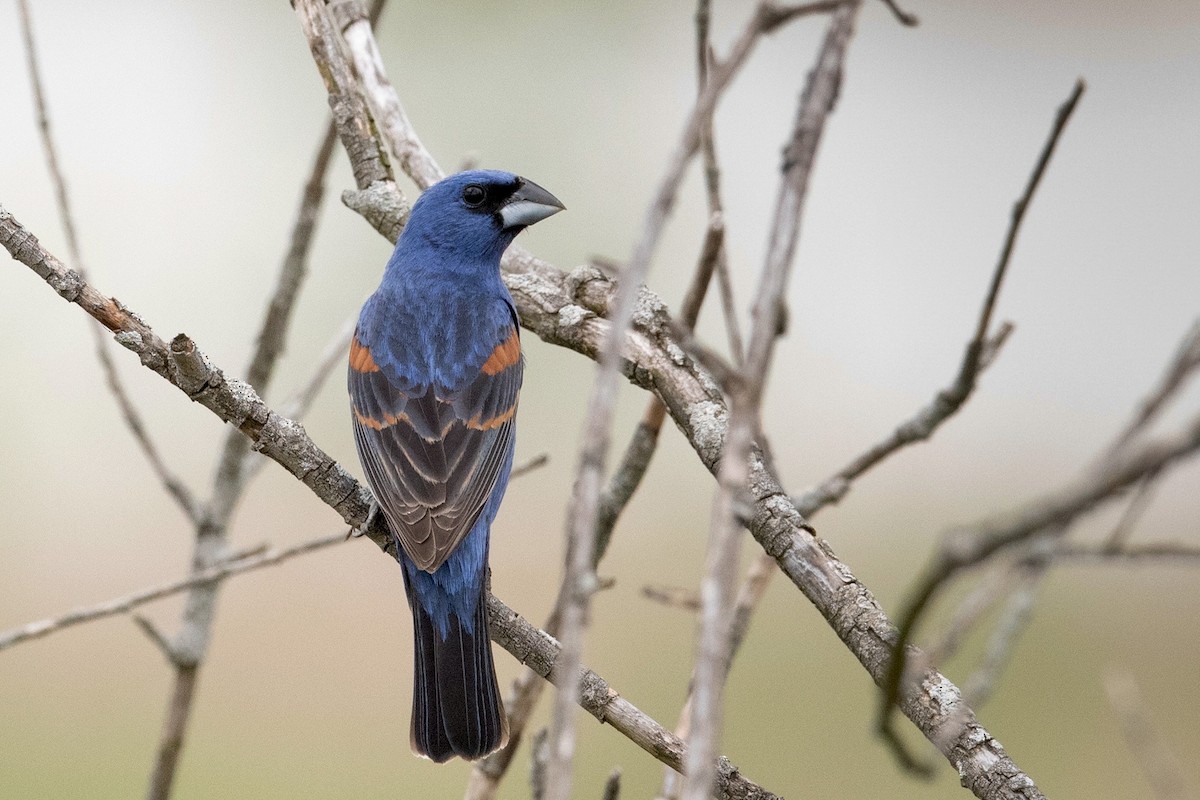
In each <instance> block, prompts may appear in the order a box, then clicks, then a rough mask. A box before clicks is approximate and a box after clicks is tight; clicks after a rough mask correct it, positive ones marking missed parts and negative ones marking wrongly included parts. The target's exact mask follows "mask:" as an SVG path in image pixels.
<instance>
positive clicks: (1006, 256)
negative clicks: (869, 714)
mask: <svg viewBox="0 0 1200 800" xmlns="http://www.w3.org/2000/svg"><path fill="white" fill-rule="evenodd" d="M1084 89H1085V84H1084V82H1083V81H1082V80H1078V81H1076V83H1075V86H1074V88H1073V89H1072V90H1071V94H1070V96H1069V97H1068V98H1067V100H1066V101H1065V102H1064V103H1063V104H1062V105H1061V106H1060V107H1059V109H1058V112H1057V113H1056V115H1055V119H1054V124H1053V126H1052V127H1051V130H1050V135H1049V137H1048V138H1047V139H1046V143H1045V145H1044V146H1043V147H1042V151H1041V154H1040V155H1039V156H1038V160H1037V162H1036V164H1035V165H1034V168H1033V172H1032V173H1031V174H1030V176H1029V180H1028V182H1027V183H1026V185H1025V190H1024V192H1022V194H1021V196H1020V198H1018V200H1017V202H1016V203H1015V204H1014V205H1013V210H1012V217H1011V220H1010V222H1009V226H1008V232H1007V234H1006V235H1005V237H1004V244H1003V246H1002V247H1001V250H1000V259H999V262H998V263H997V266H996V270H995V273H994V275H993V278H992V285H991V287H990V288H989V289H988V293H987V297H986V298H985V299H984V302H983V311H982V313H981V314H980V315H979V323H978V325H977V327H976V329H975V336H974V337H973V338H972V340H971V342H970V343H969V344H968V345H967V352H966V355H965V357H964V358H963V363H962V368H961V369H960V371H959V381H956V383H955V387H954V389H955V390H959V389H961V390H962V392H963V393H965V394H969V393H970V390H971V387H973V386H974V383H975V377H976V375H977V374H978V371H979V363H980V359H981V358H982V357H983V355H984V352H985V350H986V349H987V347H986V343H987V341H988V339H989V338H990V337H989V333H988V331H989V329H990V327H991V317H992V312H993V309H994V308H995V305H996V299H997V297H999V294H1000V287H1001V286H1002V285H1003V282H1004V276H1005V274H1006V273H1007V271H1008V264H1009V261H1010V259H1011V257H1012V253H1013V249H1014V247H1015V246H1016V241H1017V234H1018V233H1019V232H1020V228H1021V222H1022V221H1023V220H1024V218H1025V212H1026V211H1027V210H1028V208H1029V205H1030V203H1031V202H1032V201H1033V196H1034V193H1035V192H1036V191H1037V187H1038V185H1039V184H1040V183H1041V180H1042V176H1043V175H1044V174H1045V172H1046V168H1047V167H1048V166H1049V164H1050V159H1051V157H1052V156H1053V155H1054V150H1055V148H1056V147H1057V146H1058V142H1059V140H1060V139H1061V138H1062V134H1063V131H1064V130H1065V129H1066V126H1067V122H1069V121H1070V119H1071V115H1072V113H1073V112H1074V111H1075V107H1076V105H1077V104H1078V103H1079V99H1080V98H1081V97H1082V96H1083V92H1084ZM957 393H958V392H957V391H954V392H952V395H951V397H953V396H954V395H956V394H957ZM1032 532H1033V531H1032V530H1031V531H1028V532H1027V533H1025V534H1022V536H1023V535H1028V533H1032ZM1000 538H1003V537H1000ZM1018 538H1020V537H1018ZM1014 541H1015V539H1014ZM1000 546H1002V545H1001V544H999V543H997V544H995V545H994V546H993V547H990V548H986V547H985V548H982V549H986V550H987V552H988V553H991V552H995V550H997V549H999V547H1000ZM983 555H986V554H983ZM983 555H980V558H982V557H983ZM957 562H958V559H957V558H954V559H953V561H952V560H951V559H950V558H943V559H942V561H941V563H939V564H938V565H937V566H936V567H935V568H934V570H932V571H931V574H930V576H929V578H927V579H926V581H925V582H924V583H923V584H922V585H921V586H920V588H919V589H918V590H917V592H916V593H915V594H914V597H913V598H912V599H910V601H909V605H908V607H907V609H906V612H905V613H904V614H903V615H902V617H901V620H902V621H901V624H900V632H899V636H898V637H897V641H896V642H895V643H894V644H893V647H892V652H893V657H892V659H891V663H890V665H889V667H888V673H887V679H886V680H885V681H884V684H883V687H882V689H883V691H882V698H881V701H880V708H879V718H878V723H877V731H878V733H879V735H880V736H882V737H883V738H884V740H885V741H886V742H888V744H889V745H890V746H891V747H892V749H893V750H894V751H895V753H896V756H897V758H898V759H899V760H900V763H901V764H902V765H903V766H905V767H906V768H909V769H911V770H913V771H918V772H919V771H922V765H921V764H920V762H918V760H917V759H916V758H915V757H913V756H912V755H911V754H910V753H909V752H908V749H907V748H906V747H905V745H904V743H903V741H902V740H901V739H900V737H899V735H898V734H897V733H896V731H895V729H894V728H893V727H892V709H893V708H894V707H895V706H896V704H897V702H898V701H899V699H900V694H901V683H903V678H904V674H905V661H906V656H905V652H906V651H905V646H906V645H907V644H908V642H909V639H910V637H911V635H912V630H913V625H914V624H915V621H916V617H917V616H919V614H920V613H921V611H922V610H923V609H924V608H925V606H926V604H927V603H928V601H929V600H930V599H931V598H932V595H933V593H934V591H935V590H936V588H937V586H938V585H939V584H940V582H941V581H942V580H943V579H946V578H949V577H950V575H951V574H953V573H954V572H955V571H956V570H957V567H956V566H954V564H957ZM970 563H978V559H976V560H973V561H971V562H970Z"/></svg>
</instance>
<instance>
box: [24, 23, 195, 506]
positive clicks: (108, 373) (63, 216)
mask: <svg viewBox="0 0 1200 800" xmlns="http://www.w3.org/2000/svg"><path fill="white" fill-rule="evenodd" d="M17 6H18V8H19V9H20V12H21V39H22V42H23V44H24V46H25V60H26V63H27V64H28V66H29V82H30V84H31V87H32V89H33V101H34V106H35V108H36V109H37V122H38V133H39V134H40V136H41V140H42V148H43V149H44V150H45V152H46V165H47V166H48V167H49V170H50V180H51V182H52V183H53V184H54V194H55V199H56V201H57V203H58V216H59V220H60V221H61V222H62V226H63V233H65V234H66V239H67V251H68V253H69V255H70V258H71V262H72V263H73V264H74V265H75V269H76V270H78V272H79V274H80V275H83V276H85V277H86V275H87V270H86V269H85V267H84V264H83V255H82V251H81V250H80V247H79V236H78V234H77V233H76V230H75V218H74V216H73V214H72V213H71V202H70V197H69V195H68V192H67V181H66V178H65V177H64V176H63V172H62V168H61V167H60V166H59V160H58V148H57V147H56V146H55V144H54V134H53V132H52V130H51V127H50V113H49V110H48V106H47V103H46V94H45V90H44V89H43V88H42V72H41V67H40V66H39V64H38V55H37V47H36V45H35V41H34V37H33V20H32V17H31V15H30V11H29V0H18V3H17ZM88 330H90V331H91V332H92V335H93V337H94V342H95V347H96V359H97V360H98V361H99V362H100V369H101V371H103V373H104V380H105V382H106V383H107V384H108V388H109V391H110V392H112V396H113V399H114V400H116V402H117V409H118V410H119V411H120V412H121V416H122V418H123V419H124V420H125V426H126V427H127V428H129V432H130V433H131V434H133V439H134V441H135V442H137V444H138V446H139V447H140V448H141V450H142V454H143V455H145V457H146V460H147V461H148V462H149V463H150V468H151V469H152V470H153V471H154V473H155V474H156V475H157V476H158V480H159V482H160V483H162V485H163V488H164V489H166V491H167V494H169V495H171V497H172V498H174V499H175V502H176V503H178V504H179V507H180V508H181V509H183V513H184V514H185V515H187V517H188V519H190V520H192V521H193V522H195V521H196V520H198V519H199V518H200V506H199V504H198V503H197V502H196V499H195V497H193V496H192V492H191V490H190V489H188V487H187V486H186V485H185V484H184V483H183V481H182V480H181V479H180V478H179V476H177V475H176V474H175V473H174V471H173V470H171V469H170V468H169V467H168V466H167V464H166V462H165V461H164V460H163V457H162V455H161V454H160V453H159V451H158V446H157V445H155V444H154V440H153V439H151V438H150V433H149V431H147V430H146V425H145V423H144V422H143V420H142V415H141V413H140V412H139V411H138V410H137V407H136V406H135V405H134V404H133V401H132V400H131V399H130V398H129V395H128V394H127V393H126V391H125V385H124V383H122V381H121V375H120V373H119V372H118V371H117V365H116V364H114V363H113V360H112V356H111V355H110V354H109V352H108V344H107V342H106V341H105V338H106V337H105V336H104V333H103V332H102V331H101V330H100V329H99V328H96V327H94V326H89V327H88Z"/></svg>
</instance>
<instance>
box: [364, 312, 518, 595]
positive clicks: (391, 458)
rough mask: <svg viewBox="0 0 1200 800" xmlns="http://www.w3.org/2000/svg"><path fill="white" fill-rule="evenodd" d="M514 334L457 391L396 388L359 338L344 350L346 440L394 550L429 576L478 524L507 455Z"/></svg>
mask: <svg viewBox="0 0 1200 800" xmlns="http://www.w3.org/2000/svg"><path fill="white" fill-rule="evenodd" d="M517 331H518V329H517V327H516V317H515V313H514V315H513V324H512V325H511V326H510V327H509V328H507V329H504V330H503V331H502V332H501V333H500V334H499V336H498V343H497V344H496V346H495V347H494V348H493V349H492V351H491V353H490V355H489V356H488V357H487V359H486V360H485V361H484V362H483V363H482V364H481V365H480V366H479V368H478V371H477V372H474V373H472V374H471V376H470V377H468V378H467V379H466V380H465V381H464V382H463V383H462V385H460V386H457V387H454V388H452V389H444V388H442V389H439V388H437V387H435V386H415V387H408V388H404V389H402V388H400V387H399V386H397V385H396V384H395V383H394V382H392V381H391V380H389V379H388V377H387V376H386V375H385V372H384V370H381V369H380V368H379V365H378V364H377V363H376V361H375V358H374V356H373V355H372V353H371V350H370V348H369V346H368V345H367V344H365V343H363V342H362V341H361V340H360V339H359V337H358V335H357V334H356V335H355V338H354V341H353V342H352V343H351V346H350V380H349V388H350V400H351V405H352V410H353V415H354V439H355V442H356V444H357V445H358V455H359V458H360V459H361V460H362V464H363V468H364V469H365V470H366V473H367V480H368V482H369V483H370V485H371V488H372V490H373V491H374V492H375V497H376V499H377V500H378V502H379V505H380V507H381V508H382V509H383V511H384V514H385V515H386V517H387V520H388V522H389V524H390V526H391V528H392V532H393V533H394V534H395V535H396V536H397V537H398V538H399V540H400V544H401V546H403V548H404V551H405V552H406V553H407V554H408V556H409V558H411V559H412V560H413V561H414V562H415V563H416V565H417V566H418V567H420V568H421V569H423V570H426V571H428V572H432V571H434V570H435V569H437V568H438V567H439V566H441V565H442V563H443V562H444V561H445V560H446V558H447V557H448V556H449V555H450V553H452V552H453V551H454V548H455V547H457V546H458V543H459V542H461V541H462V539H463V537H464V536H466V535H467V533H468V532H469V531H470V530H471V527H472V526H473V525H474V524H475V521H476V520H477V519H478V518H479V514H480V512H481V511H482V510H483V507H484V504H485V503H486V502H487V500H488V497H489V496H490V495H491V493H492V489H493V488H494V487H495V486H496V483H497V480H499V479H501V476H500V470H501V466H502V465H503V464H504V462H505V459H506V456H507V455H508V453H509V451H510V449H511V448H512V446H513V417H514V416H515V415H516V411H517V396H518V394H519V392H520V389H521V373H522V363H521V341H520V335H519V334H518V332H517Z"/></svg>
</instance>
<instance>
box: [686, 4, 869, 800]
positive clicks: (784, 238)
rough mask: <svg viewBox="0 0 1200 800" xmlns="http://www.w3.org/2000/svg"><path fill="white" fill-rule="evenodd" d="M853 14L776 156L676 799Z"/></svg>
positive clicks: (832, 27) (700, 728) (694, 796)
mask: <svg viewBox="0 0 1200 800" xmlns="http://www.w3.org/2000/svg"><path fill="white" fill-rule="evenodd" d="M858 10H859V4H858V3H857V2H848V3H845V4H844V5H842V6H839V7H838V9H837V10H836V11H835V12H834V14H833V17H832V19H831V20H830V23H829V27H828V29H827V31H826V34H825V40H824V42H823V44H822V45H821V50H820V52H819V54H818V56H817V62H816V66H815V67H814V68H813V70H812V72H811V73H809V77H808V81H807V83H806V84H805V87H804V91H803V93H802V94H801V97H800V105H799V109H798V110H797V113H796V122H795V125H794V127H793V130H792V132H791V136H790V140H789V142H788V143H787V146H786V147H785V148H784V151H783V168H782V172H783V175H782V178H781V181H780V187H779V197H778V200H777V201H776V206H775V218H774V222H773V224H772V227H771V235H770V242H769V244H768V247H767V257H766V263H765V264H764V266H763V271H762V278H761V280H760V282H759V286H758V293H757V295H756V297H755V300H754V307H753V310H752V312H751V316H752V319H753V328H752V330H751V334H750V341H749V343H748V347H747V351H746V361H745V364H744V365H743V366H742V369H741V370H739V376H738V377H739V380H738V381H737V383H736V386H735V389H734V391H733V396H732V398H731V402H730V406H731V412H730V414H729V422H728V427H727V430H726V434H725V444H724V449H723V452H722V456H721V461H720V465H719V468H718V470H717V486H718V489H717V495H716V498H715V499H714V501H713V512H712V531H711V534H710V537H709V544H708V554H707V557H706V559H705V573H704V578H703V580H702V582H701V585H700V602H701V608H700V635H699V640H700V641H699V645H698V648H697V657H696V667H695V671H694V678H693V686H692V696H691V699H692V703H691V728H692V733H691V736H690V737H689V743H690V744H691V752H690V753H689V754H688V760H687V763H686V765H685V766H686V769H685V770H684V775H685V778H684V784H683V794H682V796H683V797H684V798H686V800H704V798H706V797H707V796H708V794H709V792H710V791H711V788H712V785H713V779H714V763H715V760H716V756H717V752H718V746H719V743H720V736H721V729H722V721H723V713H722V712H723V708H722V705H723V694H724V685H725V677H726V676H727V674H728V670H727V669H726V664H727V663H728V659H729V655H728V653H729V647H730V639H729V626H730V622H731V619H732V607H733V599H734V598H733V589H734V583H735V581H736V580H737V571H738V552H739V544H740V542H739V538H738V534H739V533H740V532H741V529H742V514H741V513H740V510H739V508H740V507H741V506H742V505H743V501H742V495H743V492H745V491H746V487H747V486H748V485H749V482H750V481H749V479H750V465H749V461H748V459H749V457H750V452H751V449H752V448H753V447H754V444H753V441H754V436H755V433H756V432H757V430H758V427H759V426H758V419H759V413H760V409H761V405H762V398H763V393H764V391H765V387H766V382H767V375H768V372H769V369H770V364H771V356H772V355H773V353H774V347H775V342H776V340H777V338H778V336H779V332H780V324H779V323H780V319H781V317H782V314H783V304H784V298H785V297H786V296H787V294H786V293H787V281H788V277H789V274H790V272H791V266H792V262H793V260H794V256H795V252H796V244H797V241H798V239H799V236H800V219H801V215H802V212H803V209H804V198H805V195H806V194H807V191H808V183H809V178H810V176H811V175H812V170H813V165H814V164H815V163H816V153H817V146H818V145H819V143H820V140H821V134H822V132H823V130H824V128H825V121H826V120H827V119H828V117H829V115H830V114H831V113H832V112H833V108H834V105H835V103H836V102H837V97H838V92H839V88H840V86H841V83H842V66H843V63H844V61H845V55H846V49H847V47H848V45H849V42H850V37H851V35H852V33H853V30H854V20H855V17H856V15H857V13H858Z"/></svg>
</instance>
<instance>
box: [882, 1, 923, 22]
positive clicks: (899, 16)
mask: <svg viewBox="0 0 1200 800" xmlns="http://www.w3.org/2000/svg"><path fill="white" fill-rule="evenodd" d="M883 4H884V5H885V6H887V7H888V11H891V12H892V16H893V17H895V18H896V21H897V22H899V23H900V24H901V25H906V26H908V27H910V28H911V27H914V26H916V25H917V24H919V23H920V20H918V19H917V17H916V15H915V14H910V13H908V12H907V11H905V10H904V9H902V8H900V6H899V5H898V4H897V3H896V0H883Z"/></svg>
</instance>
